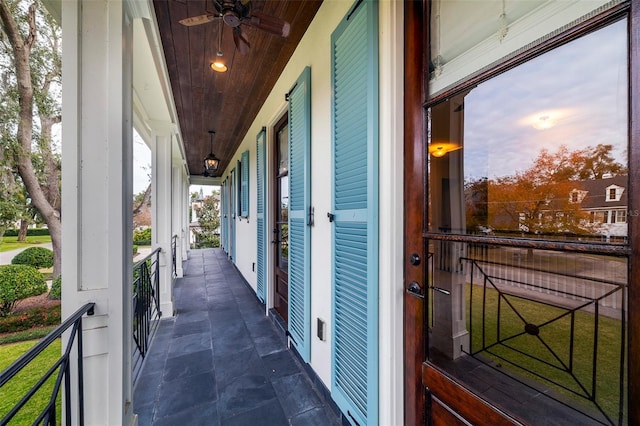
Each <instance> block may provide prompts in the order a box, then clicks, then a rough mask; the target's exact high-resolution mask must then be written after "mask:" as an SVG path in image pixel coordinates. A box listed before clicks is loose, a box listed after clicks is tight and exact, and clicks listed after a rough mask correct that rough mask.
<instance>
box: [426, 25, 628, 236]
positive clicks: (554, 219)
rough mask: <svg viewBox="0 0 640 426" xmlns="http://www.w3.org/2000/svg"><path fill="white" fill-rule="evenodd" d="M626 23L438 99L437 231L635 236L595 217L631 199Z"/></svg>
mask: <svg viewBox="0 0 640 426" xmlns="http://www.w3.org/2000/svg"><path fill="white" fill-rule="evenodd" d="M626 31H627V27H626V21H620V22H617V23H614V24H612V25H610V26H608V27H606V28H603V29H601V30H599V31H597V32H595V33H592V34H589V35H587V36H585V37H582V38H580V39H578V40H575V41H573V42H571V43H568V44H566V45H564V46H562V47H560V48H558V49H555V50H553V51H551V52H548V53H546V54H544V55H541V56H539V57H537V58H536V59H534V60H531V61H529V62H527V63H525V64H524V65H521V66H519V67H517V68H514V69H512V70H510V71H508V72H505V73H504V74H501V75H499V76H497V77H495V78H493V79H491V80H489V81H486V82H484V83H482V84H480V85H478V86H477V87H475V88H474V89H472V90H470V91H468V92H465V93H462V94H459V95H457V96H454V97H452V98H450V99H448V100H447V101H445V102H442V103H439V104H437V105H435V106H433V107H432V108H430V109H429V119H430V120H429V121H430V124H429V129H428V131H429V135H428V139H429V143H430V145H429V153H430V163H429V168H430V181H429V183H430V192H429V200H430V202H431V206H432V207H431V208H430V209H429V210H430V217H429V230H430V231H434V232H452V233H468V234H492V235H500V236H512V237H526V236H533V235H535V236H537V237H544V238H552V239H581V240H584V239H585V238H586V239H589V240H602V241H606V242H624V241H625V240H626V236H627V229H626V227H625V226H619V224H618V226H614V227H611V226H606V225H602V224H597V223H595V222H594V221H592V220H590V218H591V212H600V211H602V209H603V208H605V207H606V208H607V209H610V208H612V207H622V208H626V203H627V191H624V188H625V187H626V186H627V175H626V173H627V151H626V146H627V139H628V135H627V127H628V126H627V124H626V123H627V120H628V117H627V87H628V81H627V74H626V73H627V60H626V58H627V53H626V49H627V32H626ZM602 63H606V64H607V66H606V67H602V66H601V64H602ZM572 194H575V195H572ZM601 214H603V215H604V217H603V219H604V220H602V222H603V223H604V224H606V223H607V222H611V221H607V220H606V219H607V216H606V215H607V213H606V211H605V212H603V213H601Z"/></svg>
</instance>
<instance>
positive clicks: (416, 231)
mask: <svg viewBox="0 0 640 426" xmlns="http://www.w3.org/2000/svg"><path fill="white" fill-rule="evenodd" d="M429 5H430V2H429V0H417V1H411V0H405V2H404V9H405V17H404V38H405V50H404V53H405V56H404V72H405V74H404V164H405V166H404V205H405V213H404V261H403V267H404V283H403V285H404V289H405V296H404V318H403V320H404V377H405V382H404V423H405V425H424V424H425V421H426V419H427V416H426V410H425V407H426V402H427V400H426V392H425V388H424V386H423V384H422V362H423V361H424V360H425V358H426V350H425V331H426V330H425V309H424V308H425V306H424V302H422V301H421V300H420V299H418V298H416V297H414V296H410V295H409V294H408V293H407V291H406V290H407V289H408V287H409V284H410V283H412V282H416V283H418V284H419V285H420V286H421V287H422V288H423V290H422V291H423V294H424V292H425V285H424V284H426V273H425V268H424V263H425V259H421V260H422V262H421V263H420V265H414V264H412V263H411V255H412V254H413V253H417V254H422V253H423V239H422V234H423V230H424V217H425V214H426V200H425V198H424V194H425V188H426V185H427V181H426V176H425V164H426V158H425V153H424V148H423V137H424V134H425V121H424V120H425V114H424V108H423V105H424V102H425V100H426V87H425V84H426V81H427V75H428V71H429V70H428V66H427V64H428V58H427V55H428V51H427V46H429V22H428V20H427V19H426V16H427V14H426V13H425V12H426V11H427V10H428V8H429ZM629 25H630V31H629V37H630V41H629V97H630V101H629V109H628V110H629V148H628V149H629V152H628V161H629V203H628V207H629V214H628V215H627V220H628V230H629V236H630V239H629V249H630V257H629V267H628V268H629V269H628V271H629V272H628V273H629V277H630V278H629V288H628V307H629V309H628V318H627V325H628V350H627V366H628V370H627V377H628V378H631V377H640V309H638V308H637V307H638V306H640V238H638V236H640V214H637V212H640V120H638V119H634V117H640V39H639V36H638V34H639V33H640V2H638V1H632V2H630V12H629ZM634 165H635V167H634ZM633 213H636V214H633ZM631 237H634V238H631ZM627 382H628V395H627V398H628V401H638V400H640V381H638V380H630V379H628V380H627ZM627 411H628V421H629V424H640V404H634V403H631V402H630V403H629V404H628V408H627Z"/></svg>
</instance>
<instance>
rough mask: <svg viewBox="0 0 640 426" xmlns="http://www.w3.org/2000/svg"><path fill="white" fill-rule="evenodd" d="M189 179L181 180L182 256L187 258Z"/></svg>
mask: <svg viewBox="0 0 640 426" xmlns="http://www.w3.org/2000/svg"><path fill="white" fill-rule="evenodd" d="M189 199H190V198H189V179H188V177H186V178H185V180H184V181H183V182H182V241H183V244H182V258H183V259H185V260H186V259H187V256H188V255H189V254H188V250H189V248H190V245H189V220H190V218H189Z"/></svg>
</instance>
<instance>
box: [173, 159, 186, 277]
mask: <svg viewBox="0 0 640 426" xmlns="http://www.w3.org/2000/svg"><path fill="white" fill-rule="evenodd" d="M183 170H184V166H183V165H182V164H181V163H180V162H179V161H178V162H175V163H174V165H173V194H174V196H173V197H172V198H171V203H172V206H171V209H172V210H173V214H172V225H171V228H172V229H171V235H172V238H173V236H174V235H177V237H178V238H177V242H176V275H177V277H178V278H182V275H183V271H182V245H183V244H184V240H183V239H182V214H183V213H184V209H183V208H182V189H183V187H184V184H183V182H184V171H183Z"/></svg>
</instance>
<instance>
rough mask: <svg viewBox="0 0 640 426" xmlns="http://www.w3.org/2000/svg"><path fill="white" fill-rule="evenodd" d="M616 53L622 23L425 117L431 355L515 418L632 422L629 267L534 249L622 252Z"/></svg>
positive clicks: (619, 261) (620, 58)
mask: <svg viewBox="0 0 640 426" xmlns="http://www.w3.org/2000/svg"><path fill="white" fill-rule="evenodd" d="M454 3H455V2H454ZM627 49H628V41H627V21H626V20H622V21H619V22H616V23H613V24H611V25H609V26H607V27H604V28H602V29H600V30H598V31H596V32H594V33H591V34H588V35H586V36H583V37H581V38H579V39H577V40H575V41H573V42H571V43H567V44H565V45H563V46H561V47H559V48H557V49H554V50H552V51H549V52H547V53H544V54H542V55H540V56H538V57H537V58H535V59H533V60H531V61H528V62H527V63H525V64H522V65H520V66H518V67H515V68H513V69H511V70H509V71H507V72H505V73H502V74H500V75H498V76H496V77H494V78H492V79H490V80H488V81H486V82H483V83H481V84H479V85H478V86H476V87H474V88H472V89H469V90H468V91H466V92H463V93H458V94H456V95H455V96H452V97H450V98H448V99H447V100H445V101H443V102H440V103H438V104H435V105H433V106H431V107H430V108H429V109H428V110H427V123H428V127H427V140H428V143H429V145H428V148H427V149H428V154H429V160H428V165H427V167H428V188H427V195H428V224H427V228H428V230H429V231H430V232H432V233H434V234H437V235H434V236H433V238H434V239H430V240H428V241H426V246H427V247H428V253H426V255H427V256H425V257H426V258H427V268H428V274H427V276H428V280H429V282H428V283H427V284H428V285H427V288H429V291H428V299H429V300H428V303H426V306H427V307H428V308H427V309H428V310H429V311H428V322H429V333H428V334H427V338H428V345H429V352H428V353H429V360H430V361H431V362H432V363H434V364H436V365H438V366H439V367H441V368H442V369H444V370H446V371H447V372H448V373H450V374H451V375H453V376H455V377H456V379H457V380H459V381H460V382H463V383H465V384H466V385H467V386H468V387H469V388H471V389H472V390H473V391H474V392H476V393H477V394H480V395H481V396H482V397H484V398H486V399H487V400H490V401H491V402H492V403H493V404H495V405H497V406H499V407H501V409H504V410H505V411H507V412H509V413H512V414H514V415H515V416H516V417H518V418H521V419H523V420H524V421H525V423H531V424H540V423H545V422H548V421H549V420H550V419H557V418H565V419H571V423H572V424H594V423H602V424H625V423H626V420H627V419H625V418H624V413H626V412H627V406H628V401H627V399H626V398H627V396H626V388H627V380H628V378H627V377H626V370H625V362H626V360H625V357H624V354H625V353H626V351H627V336H626V331H625V330H626V329H627V324H626V322H627V316H626V315H627V314H626V312H627V308H628V307H627V303H628V296H627V288H628V283H629V277H628V276H627V274H628V269H629V264H628V259H627V258H626V257H625V256H615V255H605V254H584V253H582V252H579V251H578V252H572V251H569V250H572V247H576V246H574V245H567V248H566V250H567V251H562V250H559V251H552V250H548V249H543V248H542V247H544V243H543V242H542V241H541V240H545V239H548V240H554V241H581V242H602V243H607V244H626V243H627V235H628V225H627V223H626V214H627V213H626V212H627V192H628V191H627V190H626V188H627V187H628V177H627V167H628V153H627V144H628V134H627V129H628V127H629V126H628V121H629V117H628V84H629V83H628V78H627V73H628V63H627V57H628V52H627ZM604 63H606V66H602V64H604ZM448 234H458V235H456V236H454V237H451V236H450V235H448ZM470 236H473V237H470ZM484 236H492V237H493V236H496V237H508V238H511V239H510V240H507V243H506V244H505V243H504V242H503V240H497V239H495V238H482V237H484ZM435 238H438V239H435ZM516 239H520V240H519V241H518V240H516ZM469 241H473V242H469ZM507 244H512V245H513V246H508V245H507ZM547 247H548V245H547ZM580 247H582V246H580ZM607 248H610V247H607ZM488 367H490V368H488ZM505 375H506V376H507V377H510V378H505ZM511 379H513V380H511ZM495 383H499V384H500V385H499V386H501V387H503V388H504V389H508V391H507V392H508V395H507V393H506V392H504V389H502V388H501V389H498V388H497V387H496V386H495V385H494V384H495ZM532 389H533V390H532ZM532 392H533V393H532ZM547 397H549V398H550V399H547ZM542 406H544V408H543V409H542V408H541V407H542Z"/></svg>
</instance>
